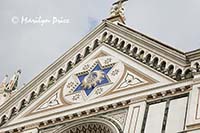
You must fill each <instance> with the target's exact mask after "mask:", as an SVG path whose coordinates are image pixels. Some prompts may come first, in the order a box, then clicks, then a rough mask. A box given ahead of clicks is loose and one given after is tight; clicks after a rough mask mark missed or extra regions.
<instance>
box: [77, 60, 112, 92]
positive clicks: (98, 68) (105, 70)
mask: <svg viewBox="0 0 200 133" xmlns="http://www.w3.org/2000/svg"><path fill="white" fill-rule="evenodd" d="M112 67H113V65H111V66H109V67H106V68H103V67H102V66H101V65H100V64H99V63H97V64H96V66H95V67H94V68H93V69H92V70H91V71H90V72H88V73H87V74H84V75H79V76H78V79H79V81H80V84H79V85H78V86H77V87H76V88H75V90H74V92H77V91H81V90H84V91H85V93H86V95H87V96H88V95H89V94H90V93H91V92H92V91H93V90H94V88H95V87H97V86H102V85H105V84H108V83H110V82H111V81H110V79H109V77H108V76H107V74H108V72H109V71H110V70H111V69H112ZM94 71H102V72H103V74H104V77H103V78H102V79H101V81H100V82H97V84H96V86H92V87H90V88H84V87H83V80H84V79H85V77H86V76H87V75H89V74H90V73H92V72H94Z"/></svg>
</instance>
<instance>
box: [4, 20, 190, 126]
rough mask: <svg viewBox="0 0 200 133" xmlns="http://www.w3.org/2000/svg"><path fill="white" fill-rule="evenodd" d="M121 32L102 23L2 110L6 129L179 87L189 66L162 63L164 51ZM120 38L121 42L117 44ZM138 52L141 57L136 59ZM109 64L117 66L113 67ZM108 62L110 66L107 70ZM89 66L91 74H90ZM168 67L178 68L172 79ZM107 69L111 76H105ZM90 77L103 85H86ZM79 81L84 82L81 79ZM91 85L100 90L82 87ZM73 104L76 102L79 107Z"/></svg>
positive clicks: (171, 62) (113, 26)
mask: <svg viewBox="0 0 200 133" xmlns="http://www.w3.org/2000/svg"><path fill="white" fill-rule="evenodd" d="M121 30H122V29H121V27H119V26H117V25H114V24H110V23H109V22H103V23H102V24H101V25H99V26H98V27H97V28H96V29H94V31H92V32H91V33H90V34H88V35H87V36H86V37H85V38H83V39H82V40H81V41H80V42H79V43H77V44H76V45H75V46H74V47H73V48H72V49H70V50H69V51H68V52H66V53H65V54H64V55H63V56H61V57H60V58H59V59H58V60H56V61H55V62H54V63H53V64H52V65H50V66H49V67H48V68H47V69H45V70H44V71H43V72H42V73H41V74H39V75H38V76H37V77H36V78H35V79H33V80H32V81H31V82H30V83H29V84H27V85H26V86H25V87H24V88H22V89H21V90H20V91H19V92H18V93H17V94H16V95H14V96H13V98H11V99H9V100H8V101H7V102H6V103H5V104H4V106H3V107H2V108H1V109H0V111H1V112H2V116H1V117H2V118H7V119H8V118H9V121H8V122H7V123H6V124H5V126H6V125H12V124H16V123H18V122H21V123H23V122H26V121H28V120H33V118H34V120H33V121H31V122H39V121H42V120H45V119H47V118H48V116H52V117H55V118H56V117H57V115H63V114H70V113H72V112H74V111H78V110H80V109H81V110H87V109H89V108H91V106H93V107H94V105H95V106H100V104H102V103H104V102H109V100H110V99H112V100H113V101H118V100H119V99H123V97H125V98H126V99H129V98H130V97H131V96H133V95H135V94H139V93H142V92H146V91H149V90H152V89H154V88H155V87H158V86H163V85H167V84H170V83H173V82H176V80H174V79H175V78H176V77H174V76H175V73H176V71H177V70H180V69H181V70H182V71H183V72H184V71H185V70H187V69H186V67H187V64H186V63H185V64H184V63H183V62H184V61H183V62H175V61H174V60H173V58H171V57H170V58H169V57H164V56H163V55H162V54H161V53H160V50H158V51H156V52H157V53H156V52H155V50H153V49H151V47H149V48H148V45H147V46H145V47H144V46H142V45H141V40H142V39H141V38H140V39H141V40H138V39H139V38H137V39H136V38H133V37H132V36H130V33H129V32H130V31H129V32H127V31H121ZM125 32H127V33H125ZM105 33H106V34H105ZM135 36H136V35H135ZM116 38H118V42H117V43H116ZM129 46H130V47H129ZM135 48H137V51H136V52H135V53H133V52H134V50H135ZM164 50H165V49H164ZM164 50H163V51H164ZM141 53H142V54H141ZM149 54H151V58H150V61H149V62H154V60H155V59H158V61H157V63H156V67H155V66H153V65H154V64H153V63H149V64H148V63H147V57H148V55H149ZM176 58H177V57H176ZM180 58H182V55H180ZM110 59H111V60H112V61H114V62H112V61H111V62H110ZM106 61H107V62H109V63H108V64H107V65H106V64H105V62H106ZM95 62H98V63H97V64H98V69H94V68H95V67H96V66H97V64H95ZM162 62H166V66H165V68H164V70H161V67H158V66H161V64H162ZM88 64H89V67H88V69H90V70H88V71H86V70H87V66H88ZM116 64H117V65H116ZM93 65H94V66H93ZM169 66H174V70H173V73H172V74H171V75H170V74H169V71H168V68H169ZM107 67H108V68H107ZM106 68H107V69H109V70H108V71H106ZM115 68H116V69H115ZM117 68H118V69H119V70H120V71H118V70H117ZM84 69H86V70H84ZM93 70H94V71H103V72H104V73H106V75H105V77H107V78H105V77H104V78H101V76H102V75H101V73H95V72H94V71H93ZM90 73H93V74H94V75H96V76H97V77H99V78H100V79H99V80H104V84H99V83H98V82H97V81H99V80H96V82H93V81H91V83H90V84H85V83H82V82H83V81H84V79H88V80H89V77H91V76H92V75H90ZM84 74H85V75H84ZM94 75H93V76H94ZM81 76H83V77H82V79H81ZM103 76H104V75H103ZM74 81H76V82H75V83H76V84H77V85H79V89H77V88H78V86H76V84H75V85H73V84H72V85H71V86H75V88H73V89H75V90H76V94H79V95H77V96H76V95H74V94H75V93H73V94H72V95H71V94H69V91H70V90H68V87H66V86H68V85H69V86H70V82H74ZM92 83H93V84H95V83H97V84H98V86H99V87H98V88H90V89H87V87H85V88H86V90H83V89H82V88H83V87H82V86H90V85H93V84H92ZM80 84H81V85H80ZM100 86H103V88H100ZM75 90H72V92H74V91H75ZM80 90H81V91H80ZM82 90H83V91H82ZM79 92H80V93H79ZM65 95H66V96H67V97H65ZM73 99H77V100H75V101H76V102H75V101H73ZM15 109H16V110H15ZM16 112H17V113H16ZM4 116H5V117H4ZM7 119H5V120H7Z"/></svg>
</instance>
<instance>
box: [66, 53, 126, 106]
mask: <svg viewBox="0 0 200 133" xmlns="http://www.w3.org/2000/svg"><path fill="white" fill-rule="evenodd" d="M108 59H109V62H108ZM86 66H87V67H86ZM123 73H124V65H123V64H122V63H121V62H120V61H119V60H118V59H116V58H114V57H112V56H104V57H99V58H97V59H93V60H91V61H89V62H88V63H86V64H83V65H80V66H79V67H77V68H76V69H75V70H74V74H72V75H71V76H70V77H69V79H68V80H67V82H66V85H65V87H64V88H63V96H64V99H65V101H66V102H70V103H80V102H84V101H88V100H91V99H94V98H96V97H98V96H101V95H103V94H105V93H107V92H109V90H111V89H112V88H113V87H114V86H115V85H116V84H117V83H118V82H119V79H120V77H121V76H122V75H123Z"/></svg>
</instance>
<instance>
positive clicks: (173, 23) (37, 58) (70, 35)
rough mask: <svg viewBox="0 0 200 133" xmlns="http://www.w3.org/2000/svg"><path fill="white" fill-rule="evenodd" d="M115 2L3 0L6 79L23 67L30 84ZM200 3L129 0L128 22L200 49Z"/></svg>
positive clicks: (0, 23)
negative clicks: (41, 21) (38, 21)
mask: <svg viewBox="0 0 200 133" xmlns="http://www.w3.org/2000/svg"><path fill="white" fill-rule="evenodd" d="M113 2H115V0H73V1H72V0H71V1H70V0H14V1H13V0H0V61H1V63H0V82H1V80H2V79H3V77H4V75H6V74H8V75H9V77H11V76H12V75H13V73H14V72H15V71H16V70H18V69H21V70H22V74H21V77H20V78H21V79H20V85H22V84H23V83H25V84H26V83H28V82H29V81H30V80H31V79H33V78H34V77H35V76H37V75H38V74H39V73H40V72H41V71H43V70H44V69H45V68H46V67H48V66H49V65H50V64H51V63H53V62H54V61H55V60H56V59H57V58H58V57H59V56H61V55H62V54H63V53H64V52H65V51H67V50H68V49H69V48H71V47H72V46H73V45H74V44H75V43H76V42H78V41H79V40H80V39H81V38H83V37H84V36H85V35H86V34H87V33H89V32H90V31H91V30H92V29H94V28H95V27H96V26H97V25H98V24H100V23H101V22H102V20H103V19H105V18H108V17H109V12H110V8H111V5H112V3H113ZM199 7H200V1H199V0H165V1H164V0H129V1H128V2H127V3H126V5H125V16H126V24H127V26H129V27H131V28H133V29H135V30H137V31H140V32H142V33H144V34H146V35H148V36H150V37H152V38H155V39H157V40H159V41H161V42H164V43H166V44H168V45H170V46H172V47H174V48H177V49H179V50H181V51H183V52H187V51H191V50H195V49H197V48H200V26H199V24H200V17H199V16H200V8H199ZM39 18H40V20H43V24H42V23H37V21H36V20H39ZM28 20H29V21H28ZM31 20H35V21H34V23H33V21H32V22H31ZM58 20H59V21H58Z"/></svg>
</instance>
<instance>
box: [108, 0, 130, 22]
mask: <svg viewBox="0 0 200 133" xmlns="http://www.w3.org/2000/svg"><path fill="white" fill-rule="evenodd" d="M126 1H128V0H119V1H117V2H115V3H113V5H112V8H111V12H110V18H109V19H111V18H112V19H114V20H115V18H116V17H120V18H121V19H122V20H121V21H122V22H123V23H124V22H125V15H124V7H123V4H124V2H126Z"/></svg>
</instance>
